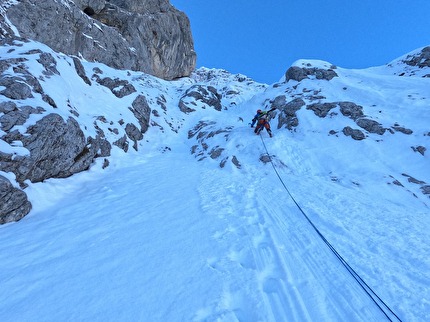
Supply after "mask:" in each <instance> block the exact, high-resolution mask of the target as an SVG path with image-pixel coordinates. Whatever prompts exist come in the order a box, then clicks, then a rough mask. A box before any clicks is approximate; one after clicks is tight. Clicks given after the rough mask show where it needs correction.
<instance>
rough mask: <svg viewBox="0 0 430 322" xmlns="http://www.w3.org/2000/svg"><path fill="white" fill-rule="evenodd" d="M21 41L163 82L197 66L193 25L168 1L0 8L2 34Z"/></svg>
mask: <svg viewBox="0 0 430 322" xmlns="http://www.w3.org/2000/svg"><path fill="white" fill-rule="evenodd" d="M5 20H7V21H10V23H11V24H13V25H14V26H15V27H16V29H17V31H18V32H19V35H20V36H21V37H23V38H27V39H34V40H37V41H39V42H42V43H44V44H47V45H48V46H49V47H51V48H53V49H54V50H55V51H58V52H62V53H65V54H68V55H74V56H78V57H82V58H84V59H85V60H88V61H97V62H101V63H104V64H106V65H108V66H111V67H113V68H117V69H127V70H134V71H143V72H145V73H148V74H151V75H154V76H157V77H160V78H163V79H175V78H178V77H183V76H188V75H189V74H190V73H191V71H192V70H194V68H195V63H196V54H195V52H194V45H193V39H192V35H191V30H190V23H189V20H188V18H187V16H186V15H185V14H184V13H182V12H180V11H178V10H177V9H175V8H174V7H173V6H171V5H170V3H169V1H168V0H127V1H125V0H110V1H105V0H73V1H65V0H61V1H57V0H44V1H39V0H22V1H6V2H5V4H3V7H2V17H1V19H0V36H1V35H2V36H5V35H10V34H11V28H10V26H9V25H8V24H7V23H5Z"/></svg>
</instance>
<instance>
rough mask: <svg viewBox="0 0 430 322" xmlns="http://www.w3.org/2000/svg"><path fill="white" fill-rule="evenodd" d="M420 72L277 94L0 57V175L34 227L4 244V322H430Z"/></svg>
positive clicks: (16, 55) (299, 70)
mask: <svg viewBox="0 0 430 322" xmlns="http://www.w3.org/2000/svg"><path fill="white" fill-rule="evenodd" d="M427 52H428V49H427V48H422V49H419V50H417V51H415V52H413V53H410V54H408V55H407V56H405V57H401V58H400V59H398V60H395V61H393V62H392V63H390V64H389V65H387V66H380V67H373V68H368V69H363V70H347V69H343V68H340V67H335V66H332V65H331V64H330V63H327V62H321V61H303V60H301V61H298V62H296V63H295V64H294V66H292V67H291V68H290V69H289V70H288V72H287V73H286V75H285V77H284V79H283V80H282V81H280V82H279V83H276V84H272V85H266V84H259V83H256V82H254V81H253V80H251V79H249V78H247V77H246V76H244V75H232V74H230V73H228V72H227V71H223V70H215V69H205V68H201V69H199V70H197V71H195V72H194V73H193V74H192V76H191V77H188V78H182V79H179V80H176V81H164V80H160V79H157V78H155V77H152V76H148V75H146V74H143V73H140V72H131V71H118V70H115V69H112V68H109V67H107V66H105V65H103V64H97V63H89V62H85V61H79V60H77V59H76V58H71V57H68V56H65V55H63V54H59V53H56V52H53V51H52V50H51V49H50V48H48V47H46V46H44V45H42V44H39V43H36V42H32V41H19V40H14V41H13V42H9V43H4V44H3V46H2V47H0V57H1V61H2V64H1V72H2V76H1V77H2V78H1V83H0V86H1V87H0V94H1V95H0V125H1V130H0V164H1V167H2V168H1V169H0V170H2V171H0V175H1V176H2V177H4V178H6V179H7V180H9V181H10V182H11V184H12V185H13V186H14V189H17V190H19V191H24V192H25V193H26V194H27V196H28V201H29V202H30V203H31V204H32V210H31V212H30V214H29V215H28V216H26V217H24V218H23V219H21V221H19V222H16V223H9V224H6V225H3V226H1V227H0V245H1V246H0V247H1V250H0V262H1V263H2V264H1V269H0V289H2V292H0V293H1V294H0V303H2V305H1V306H0V319H1V320H2V321H21V320H28V321H29V320H37V321H39V320H43V321H58V320H68V319H69V320H96V321H97V320H99V321H118V320H139V321H315V320H323V321H334V320H335V321H345V320H348V321H381V320H383V319H386V318H387V317H388V318H389V319H391V320H393V321H394V320H396V316H395V315H394V314H393V312H394V313H395V314H396V315H397V317H398V318H399V319H401V320H403V321H426V320H429V319H430V287H429V286H430V259H429V256H428V254H429V253H430V245H429V243H428V236H429V235H428V231H429V229H430V199H429V195H430V171H429V169H430V162H429V161H430V160H429V158H430V157H429V155H430V154H429V153H430V152H429V148H430V108H429V102H430V91H429V88H430V86H429V85H430V78H429V77H428V76H429V75H430V68H429V65H428V60H427V65H426V59H428V57H427ZM426 57H427V58H426ZM272 107H275V108H276V110H275V111H274V112H272V114H271V115H272V119H271V126H272V131H273V134H274V136H273V138H269V136H268V134H267V132H266V131H263V132H262V133H261V134H260V136H257V135H256V134H255V133H254V132H253V129H252V128H251V127H250V125H249V123H250V121H251V119H252V118H253V116H254V114H255V112H256V110H257V109H264V110H268V109H270V108H272ZM42 121H43V122H42ZM53 124H54V125H55V126H54V127H50V125H53ZM57 124H58V126H57ZM42 125H43V126H44V127H42ZM44 129H50V130H49V131H50V132H49V135H46V137H45V136H43V135H42V134H43V132H44ZM59 129H60V130H61V131H60V130H59ZM70 129H73V131H74V132H73V133H75V135H76V142H75V145H76V146H77V147H79V149H77V150H76V151H74V150H73V144H72V146H71V147H70V142H73V137H70V135H68V133H70V132H69V130H70ZM45 131H46V130H45ZM59 132H61V133H60V134H59ZM36 134H37V135H36ZM30 138H34V140H33V139H31V140H30ZM40 138H43V140H42V142H40ZM49 138H55V140H52V141H49ZM36 139H39V140H36ZM47 142H48V143H49V144H47ZM68 144H69V145H68ZM66 145H68V147H67V148H65V146H66ZM53 146H55V147H56V148H55V149H57V151H61V153H58V155H57V154H55V151H50V150H53V148H52V147H53ZM36 147H37V148H36ZM34 151H38V152H37V153H39V154H40V155H36V156H35V155H34V154H35V153H36V152H34ZM64 154H67V155H64ZM69 154H70V155H69ZM43 156H45V157H43ZM61 158H63V159H66V160H68V161H67V162H65V163H58V162H59V161H58V162H57V160H59V159H61ZM86 169H88V170H86ZM54 170H55V171H54ZM78 170H79V171H78ZM46 176H48V177H46ZM49 178H50V179H49ZM292 197H293V198H294V199H292ZM308 220H309V221H310V222H311V223H312V224H313V225H314V226H312V225H311V224H310V222H309V221H308ZM314 228H316V229H317V231H316V230H315V229H314ZM322 236H323V237H324V238H321V237H322ZM324 240H326V241H328V242H329V245H331V246H330V247H334V248H335V249H336V251H337V252H338V253H339V254H340V255H341V256H342V258H343V259H344V260H345V261H346V262H347V263H348V264H349V265H350V266H351V267H352V268H353V269H354V270H355V272H357V273H358V274H359V275H360V276H361V277H362V278H363V280H364V281H365V282H366V283H367V285H368V286H370V287H371V288H372V289H373V290H374V291H375V292H376V293H377V295H378V296H379V297H380V298H381V299H382V301H384V302H385V303H386V304H387V305H388V306H389V307H390V308H391V309H392V310H393V312H389V310H387V309H386V308H385V307H384V305H383V304H382V303H381V302H380V301H379V300H376V301H375V300H374V299H375V296H371V295H370V294H368V293H370V291H369V290H368V289H367V288H366V287H364V289H363V288H362V286H360V284H359V283H357V281H356V280H355V279H354V276H353V275H354V274H350V273H349V272H348V270H347V269H346V268H345V266H344V265H343V264H342V262H341V261H339V260H338V259H337V258H336V256H335V254H334V253H333V252H331V250H330V248H328V247H327V244H326V243H325V242H324ZM378 305H379V307H378ZM382 311H384V312H382Z"/></svg>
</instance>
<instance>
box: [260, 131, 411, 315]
mask: <svg viewBox="0 0 430 322" xmlns="http://www.w3.org/2000/svg"><path fill="white" fill-rule="evenodd" d="M260 138H261V142H263V146H264V149H265V150H266V153H267V155H268V157H269V160H270V164H271V165H272V167H273V170H274V171H275V173H276V175H277V176H278V178H279V181H281V183H282V185H283V186H284V188H285V190H286V191H287V192H288V195H289V196H290V198H291V200H293V202H294V204H295V205H296V206H297V208H298V209H299V210H300V212H301V213H302V214H303V216H304V217H305V218H306V220H307V221H308V222H309V224H310V225H311V226H312V228H313V229H314V230H315V231H316V233H317V234H318V236H319V237H320V238H321V239H322V240H323V241H324V243H325V244H326V245H327V247H328V248H329V249H330V250H331V251H332V252H333V253H334V255H335V256H336V257H337V258H338V259H339V261H340V262H341V263H342V265H343V266H344V267H345V268H346V269H347V271H348V272H349V273H350V274H351V275H352V277H353V278H354V279H355V280H356V281H357V283H358V284H360V286H361V288H362V289H363V290H364V291H365V292H366V294H367V295H368V296H369V297H370V298H371V299H372V301H373V302H374V303H375V304H376V305H377V306H378V308H379V309H380V310H381V311H382V313H384V315H385V316H386V317H387V319H388V320H390V321H393V320H392V319H391V318H390V317H389V316H388V314H387V312H386V311H385V310H384V309H383V308H382V307H381V305H380V304H382V306H384V307H385V308H386V309H387V310H388V311H390V312H391V314H392V315H394V316H395V317H396V318H397V320H399V321H400V322H402V320H401V319H400V318H399V317H398V316H397V315H396V313H394V312H393V310H392V309H391V308H390V307H389V306H388V305H387V304H386V303H385V302H384V301H383V300H382V299H381V298H380V297H379V296H378V295H377V294H376V293H375V291H374V290H373V289H372V288H371V287H370V286H369V285H368V284H367V283H366V282H365V281H364V280H363V279H362V278H361V276H360V275H359V274H358V273H357V272H356V271H355V270H354V269H353V268H352V267H351V266H350V265H349V264H348V262H347V261H346V260H345V259H344V258H343V257H342V256H341V255H340V254H339V252H338V251H337V250H336V249H335V248H334V246H333V245H332V244H330V242H329V241H328V240H327V238H325V237H324V235H323V234H322V233H321V232H320V231H319V229H318V228H317V227H316V226H315V224H314V223H313V222H312V220H311V219H310V218H309V216H308V215H306V213H305V212H304V210H303V209H302V207H300V205H299V204H298V203H297V201H296V199H295V198H294V197H293V195H292V194H291V192H290V190H289V189H288V187H287V185H286V184H285V183H284V180H283V179H282V178H281V176H280V175H279V172H278V170H277V169H276V167H275V165H274V163H273V161H272V157H271V156H270V154H269V151H268V150H267V147H266V144H265V143H264V140H263V137H262V136H261V134H260ZM378 301H379V302H380V303H378Z"/></svg>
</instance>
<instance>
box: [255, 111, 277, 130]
mask: <svg viewBox="0 0 430 322" xmlns="http://www.w3.org/2000/svg"><path fill="white" fill-rule="evenodd" d="M274 110H276V107H272V108H271V109H270V110H268V111H262V110H257V114H255V116H254V118H253V119H252V122H251V127H254V124H255V122H257V121H258V122H257V126H256V127H255V130H254V132H255V134H257V135H258V134H260V132H261V131H262V130H263V128H266V130H267V133H269V136H270V137H272V130H271V129H270V124H269V120H268V117H269V113H270V112H272V111H274Z"/></svg>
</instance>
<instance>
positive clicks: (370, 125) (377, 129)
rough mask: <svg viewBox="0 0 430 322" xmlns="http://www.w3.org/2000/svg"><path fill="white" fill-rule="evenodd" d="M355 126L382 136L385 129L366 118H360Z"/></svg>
mask: <svg viewBox="0 0 430 322" xmlns="http://www.w3.org/2000/svg"><path fill="white" fill-rule="evenodd" d="M356 123H357V125H358V126H359V127H361V128H363V129H365V130H366V131H368V132H370V133H376V134H379V135H383V134H384V133H385V131H386V129H385V128H384V127H383V126H382V125H381V124H379V123H378V122H376V121H374V120H370V119H366V118H360V119H358V120H357V121H356Z"/></svg>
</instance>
